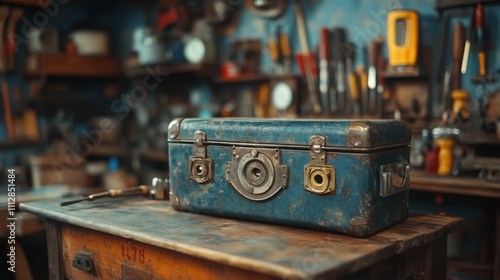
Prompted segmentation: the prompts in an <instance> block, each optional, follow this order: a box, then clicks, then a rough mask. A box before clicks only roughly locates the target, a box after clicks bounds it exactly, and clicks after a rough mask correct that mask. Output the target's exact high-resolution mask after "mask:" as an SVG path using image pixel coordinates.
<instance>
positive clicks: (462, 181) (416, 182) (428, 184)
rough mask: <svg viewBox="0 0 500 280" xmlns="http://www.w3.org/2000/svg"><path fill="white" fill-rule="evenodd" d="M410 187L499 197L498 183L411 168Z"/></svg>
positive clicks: (430, 190)
mask: <svg viewBox="0 0 500 280" xmlns="http://www.w3.org/2000/svg"><path fill="white" fill-rule="evenodd" d="M410 189H411V190H417V191H428V192H435V193H448V194H459V195H471V196H480V197H490V198H500V183H498V182H493V181H487V180H484V179H479V178H471V177H451V176H438V175H433V174H427V173H426V172H425V171H420V170H412V171H411V173H410Z"/></svg>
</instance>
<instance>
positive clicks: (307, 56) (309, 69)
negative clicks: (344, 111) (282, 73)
mask: <svg viewBox="0 0 500 280" xmlns="http://www.w3.org/2000/svg"><path fill="white" fill-rule="evenodd" d="M295 16H296V21H297V29H298V32H299V41H300V47H301V49H302V54H300V55H298V60H299V63H300V64H302V65H303V68H304V73H305V76H306V82H307V88H308V91H309V99H310V101H311V106H312V109H313V112H314V113H316V114H319V113H321V104H320V102H319V100H318V95H317V90H316V77H317V66H316V59H315V58H314V55H313V54H312V53H311V52H310V51H309V43H308V41H307V33H306V25H305V23H304V14H303V12H302V8H301V7H300V3H299V2H296V3H295Z"/></svg>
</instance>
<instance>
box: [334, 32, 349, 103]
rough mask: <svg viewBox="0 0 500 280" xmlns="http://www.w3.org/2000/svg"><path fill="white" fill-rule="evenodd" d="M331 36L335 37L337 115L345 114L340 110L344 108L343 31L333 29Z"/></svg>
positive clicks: (344, 59)
mask: <svg viewBox="0 0 500 280" xmlns="http://www.w3.org/2000/svg"><path fill="white" fill-rule="evenodd" d="M333 35H334V37H335V40H334V50H335V58H336V67H335V74H336V79H335V82H336V85H337V90H336V93H337V98H336V100H337V109H338V112H339V113H345V111H344V112H343V111H342V110H345V108H346V102H345V98H346V77H345V71H346V67H345V61H346V58H345V51H344V49H343V46H344V45H345V30H344V29H343V28H334V29H333Z"/></svg>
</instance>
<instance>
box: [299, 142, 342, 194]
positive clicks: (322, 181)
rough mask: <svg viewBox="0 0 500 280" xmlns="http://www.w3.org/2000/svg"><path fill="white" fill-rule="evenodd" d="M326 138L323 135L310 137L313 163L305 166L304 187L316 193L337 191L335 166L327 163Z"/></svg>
mask: <svg viewBox="0 0 500 280" xmlns="http://www.w3.org/2000/svg"><path fill="white" fill-rule="evenodd" d="M325 146H326V139H325V137H324V136H321V135H313V136H311V138H309V147H310V151H309V155H310V159H311V163H310V164H308V165H306V166H305V167H304V188H305V189H306V190H307V191H309V192H312V193H314V194H319V195H323V194H329V193H335V168H334V167H333V166H329V165H326V151H325V149H324V147H325Z"/></svg>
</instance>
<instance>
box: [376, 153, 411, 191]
mask: <svg viewBox="0 0 500 280" xmlns="http://www.w3.org/2000/svg"><path fill="white" fill-rule="evenodd" d="M396 175H398V176H396ZM409 181H410V164H409V163H408V162H407V161H400V162H396V163H391V164H386V165H382V166H380V196H382V197H387V196H390V195H393V194H395V193H399V192H402V191H405V190H408V189H409Z"/></svg>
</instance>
